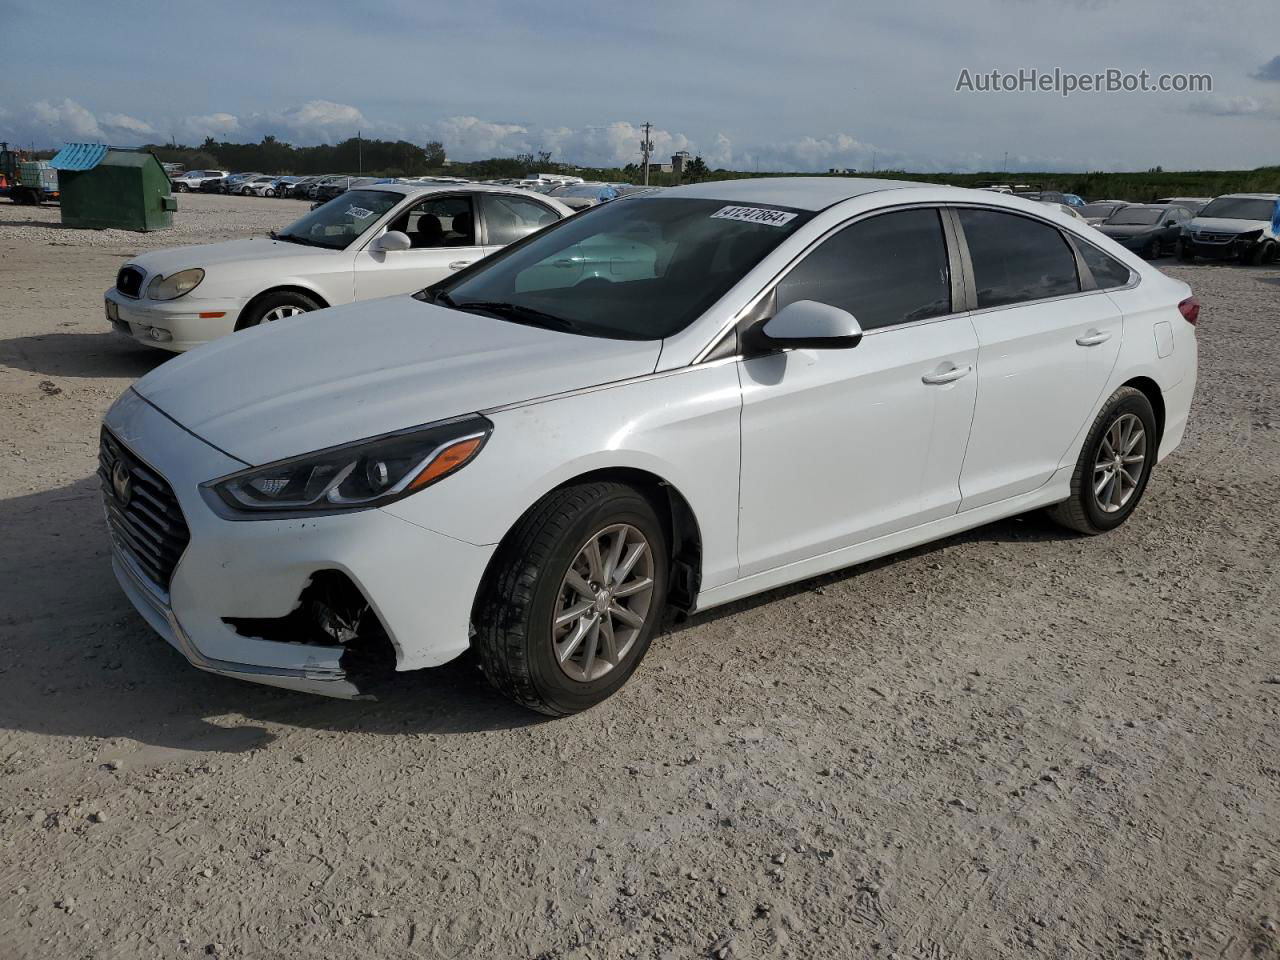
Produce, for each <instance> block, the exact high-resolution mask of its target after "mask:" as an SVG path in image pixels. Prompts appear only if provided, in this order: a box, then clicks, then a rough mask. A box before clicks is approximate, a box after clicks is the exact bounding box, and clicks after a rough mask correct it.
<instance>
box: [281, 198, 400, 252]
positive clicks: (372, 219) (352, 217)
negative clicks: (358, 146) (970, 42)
mask: <svg viewBox="0 0 1280 960" xmlns="http://www.w3.org/2000/svg"><path fill="white" fill-rule="evenodd" d="M403 199H404V196H403V195H402V194H399V193H386V192H384V191H382V190H348V191H347V192H346V193H344V194H343V195H342V196H340V197H335V198H334V199H332V200H330V201H329V202H328V203H326V204H324V205H323V206H319V207H316V208H315V209H314V210H312V211H311V212H310V213H308V214H307V215H306V216H305V217H303V218H302V219H301V220H295V221H294V222H293V223H291V224H289V226H288V227H286V228H285V229H284V230H281V231H280V232H279V233H277V234H275V238H276V239H277V240H289V241H291V242H293V243H304V244H307V245H309V246H313V247H328V248H329V249H330V250H342V249H344V248H345V247H347V246H348V245H350V243H351V242H352V241H353V240H355V239H356V238H357V237H359V236H360V235H361V234H362V233H364V232H365V231H366V230H368V229H369V228H370V227H371V226H373V225H374V224H375V223H377V222H378V220H379V219H381V217H382V215H383V214H384V213H386V212H387V211H388V210H390V209H391V208H392V207H394V206H395V205H396V204H397V203H399V202H400V201H401V200H403Z"/></svg>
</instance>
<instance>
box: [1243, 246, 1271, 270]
mask: <svg viewBox="0 0 1280 960" xmlns="http://www.w3.org/2000/svg"><path fill="white" fill-rule="evenodd" d="M1269 259H1271V258H1270V256H1269V254H1268V252H1267V242H1266V241H1265V240H1264V241H1263V242H1262V243H1259V244H1258V245H1257V246H1255V247H1254V248H1253V249H1252V250H1250V251H1248V252H1247V253H1242V254H1241V255H1240V262H1241V263H1245V264H1248V265H1249V266H1251V267H1260V266H1262V265H1263V264H1264V263H1266V262H1267V261H1268V260H1269Z"/></svg>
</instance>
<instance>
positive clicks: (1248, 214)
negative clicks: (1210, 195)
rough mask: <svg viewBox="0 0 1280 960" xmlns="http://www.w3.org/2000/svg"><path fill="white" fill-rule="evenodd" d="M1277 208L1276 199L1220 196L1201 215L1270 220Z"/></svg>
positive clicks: (1232, 218) (1225, 218)
mask: <svg viewBox="0 0 1280 960" xmlns="http://www.w3.org/2000/svg"><path fill="white" fill-rule="evenodd" d="M1275 209H1276V201H1275V200H1264V199H1260V198H1255V197H1219V198H1218V199H1217V200H1214V201H1213V202H1212V203H1210V204H1209V205H1208V206H1207V207H1205V208H1204V209H1203V210H1201V211H1200V214H1199V215H1200V216H1201V217H1221V218H1222V219H1223V220H1270V219H1271V217H1272V216H1273V215H1274V213H1275Z"/></svg>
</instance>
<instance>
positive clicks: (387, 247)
mask: <svg viewBox="0 0 1280 960" xmlns="http://www.w3.org/2000/svg"><path fill="white" fill-rule="evenodd" d="M411 246H413V244H412V242H410V240H409V235H408V234H407V233H401V232H400V231H399V230H388V231H387V232H386V233H384V234H383V235H382V236H380V237H379V238H378V239H377V240H375V241H373V248H374V249H375V250H381V251H382V252H383V253H395V252H396V251H397V250H408V249H409V248H410V247H411Z"/></svg>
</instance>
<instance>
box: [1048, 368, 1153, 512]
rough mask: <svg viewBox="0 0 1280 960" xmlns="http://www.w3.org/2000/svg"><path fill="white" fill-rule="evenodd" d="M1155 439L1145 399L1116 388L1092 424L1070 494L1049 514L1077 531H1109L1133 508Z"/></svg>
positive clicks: (1146, 476) (1139, 496)
mask: <svg viewBox="0 0 1280 960" xmlns="http://www.w3.org/2000/svg"><path fill="white" fill-rule="evenodd" d="M1158 445H1159V437H1158V435H1157V433H1156V417H1155V412H1154V411H1153V410H1152V409H1151V401H1150V400H1148V399H1147V397H1146V395H1145V394H1144V393H1143V392H1142V391H1141V390H1137V389H1135V388H1133V387H1121V388H1120V389H1119V390H1117V391H1116V392H1115V393H1113V394H1112V395H1111V399H1110V400H1108V401H1107V403H1106V405H1105V406H1103V408H1102V411H1101V412H1100V413H1099V414H1098V416H1097V418H1096V419H1095V420H1094V421H1093V426H1092V427H1091V428H1090V429H1089V435H1088V437H1086V438H1085V442H1084V447H1083V449H1081V451H1080V458H1079V460H1077V461H1076V469H1075V473H1074V474H1073V475H1072V477H1071V496H1070V498H1069V499H1067V500H1065V501H1063V502H1062V503H1059V504H1055V505H1054V506H1052V507H1050V508H1049V510H1048V513H1049V516H1050V517H1052V518H1053V519H1054V520H1056V521H1057V522H1058V523H1060V524H1062V525H1063V526H1064V527H1069V528H1070V529H1072V530H1078V531H1079V532H1080V533H1087V534H1098V533H1106V532H1107V531H1108V530H1114V529H1115V528H1116V527H1118V526H1120V524H1122V523H1124V522H1125V520H1127V519H1129V515H1130V514H1131V513H1133V511H1134V510H1135V509H1136V508H1137V506H1138V503H1139V501H1141V500H1142V494H1143V493H1144V492H1145V491H1146V489H1147V480H1148V479H1149V478H1150V476H1151V468H1152V466H1153V465H1154V464H1155V459H1156V454H1157V448H1158Z"/></svg>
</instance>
